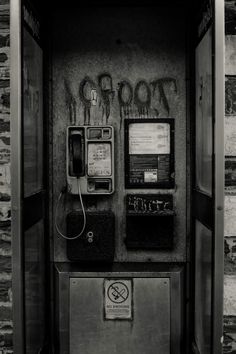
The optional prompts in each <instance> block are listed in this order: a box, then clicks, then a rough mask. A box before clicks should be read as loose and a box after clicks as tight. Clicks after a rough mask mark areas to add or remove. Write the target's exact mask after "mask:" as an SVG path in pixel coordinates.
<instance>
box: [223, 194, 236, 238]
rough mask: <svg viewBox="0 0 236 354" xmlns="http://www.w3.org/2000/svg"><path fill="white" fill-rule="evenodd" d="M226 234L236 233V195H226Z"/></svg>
mask: <svg viewBox="0 0 236 354" xmlns="http://www.w3.org/2000/svg"><path fill="white" fill-rule="evenodd" d="M224 234H225V236H235V235H236V196H235V195H226V196H225V230H224Z"/></svg>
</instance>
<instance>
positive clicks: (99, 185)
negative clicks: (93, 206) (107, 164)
mask: <svg viewBox="0 0 236 354" xmlns="http://www.w3.org/2000/svg"><path fill="white" fill-rule="evenodd" d="M109 189H110V182H109V181H96V182H95V190H96V191H97V190H109Z"/></svg>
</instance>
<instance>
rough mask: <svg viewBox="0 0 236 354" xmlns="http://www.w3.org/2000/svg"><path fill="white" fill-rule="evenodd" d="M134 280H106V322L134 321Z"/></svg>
mask: <svg viewBox="0 0 236 354" xmlns="http://www.w3.org/2000/svg"><path fill="white" fill-rule="evenodd" d="M132 306H133V284H132V279H105V281H104V312H105V319H106V320H116V319H119V320H122V319H123V320H132V313H133V311H132Z"/></svg>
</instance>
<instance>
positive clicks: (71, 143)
mask: <svg viewBox="0 0 236 354" xmlns="http://www.w3.org/2000/svg"><path fill="white" fill-rule="evenodd" d="M78 178H79V184H80V188H81V193H82V194H87V195H91V194H112V193H113V192H114V129H113V127H112V126H86V125H85V126H70V127H68V128H67V184H68V192H69V193H71V194H79V192H78V183H77V180H78Z"/></svg>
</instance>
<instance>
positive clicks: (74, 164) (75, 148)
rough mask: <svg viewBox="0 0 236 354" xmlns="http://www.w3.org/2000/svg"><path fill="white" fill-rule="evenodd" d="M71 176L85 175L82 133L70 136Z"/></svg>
mask: <svg viewBox="0 0 236 354" xmlns="http://www.w3.org/2000/svg"><path fill="white" fill-rule="evenodd" d="M70 147H71V149H70V153H71V174H72V175H74V176H76V177H80V176H83V175H84V141H83V137H82V135H81V133H80V132H79V133H76V134H72V135H71V136H70Z"/></svg>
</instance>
